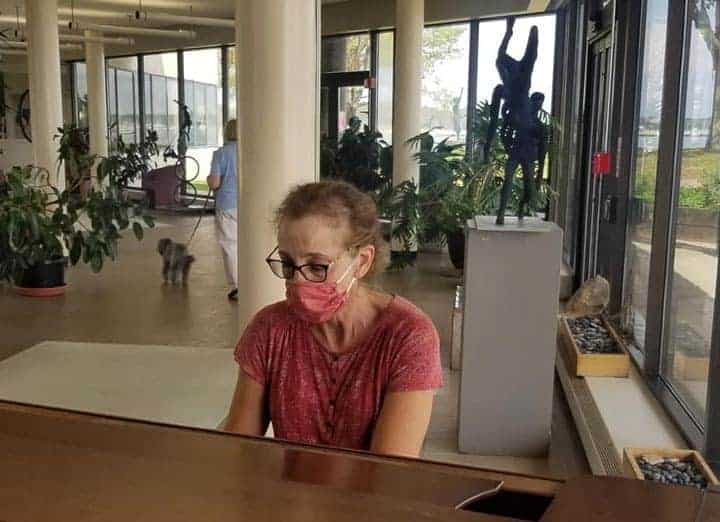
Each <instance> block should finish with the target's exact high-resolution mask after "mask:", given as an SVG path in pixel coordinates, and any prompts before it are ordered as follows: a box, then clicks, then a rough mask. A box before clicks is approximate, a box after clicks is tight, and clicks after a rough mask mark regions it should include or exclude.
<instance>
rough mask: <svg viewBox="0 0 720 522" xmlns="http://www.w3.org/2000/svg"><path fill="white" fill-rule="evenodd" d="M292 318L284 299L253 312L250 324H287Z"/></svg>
mask: <svg viewBox="0 0 720 522" xmlns="http://www.w3.org/2000/svg"><path fill="white" fill-rule="evenodd" d="M292 319H293V315H292V313H291V312H290V308H289V307H288V305H287V302H286V301H278V302H276V303H273V304H270V305H267V306H265V307H264V308H261V309H260V310H259V311H258V312H256V313H255V315H254V316H253V318H252V320H251V321H250V326H258V325H267V326H273V325H277V324H287V323H288V321H291V320H292Z"/></svg>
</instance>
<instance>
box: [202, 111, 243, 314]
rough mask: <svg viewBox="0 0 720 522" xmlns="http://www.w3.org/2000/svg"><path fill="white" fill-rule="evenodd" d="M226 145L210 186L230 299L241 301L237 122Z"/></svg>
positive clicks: (214, 163) (214, 164)
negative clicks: (213, 198) (238, 287)
mask: <svg viewBox="0 0 720 522" xmlns="http://www.w3.org/2000/svg"><path fill="white" fill-rule="evenodd" d="M224 138H225V144H224V145H223V146H222V147H220V148H219V149H217V150H216V151H215V152H214V153H213V157H212V164H211V166H210V175H209V176H208V178H207V184H208V186H209V187H210V189H212V190H213V191H214V192H215V231H216V233H217V237H218V242H219V243H220V249H221V250H222V256H223V263H224V264H225V274H226V276H227V281H228V284H229V285H231V289H230V292H229V293H228V299H230V300H233V301H236V300H237V294H238V289H237V271H238V266H237V199H238V179H237V121H236V120H234V119H232V120H229V121H228V122H227V123H226V124H225V129H224Z"/></svg>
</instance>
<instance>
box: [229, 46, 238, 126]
mask: <svg viewBox="0 0 720 522" xmlns="http://www.w3.org/2000/svg"><path fill="white" fill-rule="evenodd" d="M227 89H228V97H227V104H228V106H227V115H228V119H232V118H236V117H237V64H236V63H235V47H228V50H227Z"/></svg>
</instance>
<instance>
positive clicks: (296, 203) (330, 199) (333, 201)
mask: <svg viewBox="0 0 720 522" xmlns="http://www.w3.org/2000/svg"><path fill="white" fill-rule="evenodd" d="M307 216H322V217H325V218H329V219H331V220H335V221H342V222H343V223H344V224H345V225H346V226H347V228H348V230H349V234H347V237H345V246H346V247H347V248H359V247H363V246H367V245H373V246H374V247H375V260H374V262H373V266H372V267H371V268H370V271H369V273H370V274H373V273H376V272H377V271H380V270H382V269H384V268H385V267H386V266H387V250H388V249H387V244H386V242H385V240H384V239H383V236H382V231H381V229H380V221H379V220H378V212H377V206H376V205H375V201H373V199H372V198H371V197H370V196H369V195H367V194H365V193H364V192H361V191H360V190H358V189H357V188H356V187H354V186H353V185H350V184H349V183H345V182H343V181H320V182H318V183H306V184H304V185H300V186H298V187H295V188H294V189H293V190H291V191H290V193H289V194H288V195H287V196H286V197H285V199H284V200H283V202H282V203H281V204H280V207H279V208H278V209H277V212H276V215H275V224H276V226H279V225H280V223H281V222H282V221H286V220H289V221H295V220H297V219H301V218H304V217H307Z"/></svg>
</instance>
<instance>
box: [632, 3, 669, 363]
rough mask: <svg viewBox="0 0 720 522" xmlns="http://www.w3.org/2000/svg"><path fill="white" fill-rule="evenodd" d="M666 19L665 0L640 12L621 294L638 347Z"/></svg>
mask: <svg viewBox="0 0 720 522" xmlns="http://www.w3.org/2000/svg"><path fill="white" fill-rule="evenodd" d="M667 24H668V0H648V1H647V3H646V8H645V14H644V24H643V27H644V36H643V45H642V57H641V60H642V62H641V67H640V83H639V100H638V108H637V113H636V117H635V120H636V128H635V138H634V154H633V156H634V157H633V164H632V169H633V174H632V182H631V196H630V204H629V219H628V234H627V238H628V243H627V245H626V248H625V284H624V295H623V301H624V306H623V311H624V313H623V323H624V325H623V326H624V328H625V330H627V331H628V332H629V333H630V334H632V336H633V338H634V341H635V345H636V347H637V348H638V349H640V350H643V349H644V347H645V324H646V319H647V300H648V286H649V284H650V280H649V274H650V255H651V253H652V242H651V240H652V231H653V221H654V220H653V209H654V207H655V185H656V176H657V151H658V142H659V137H660V112H661V108H662V92H663V75H664V73H665V42H666V40H667Z"/></svg>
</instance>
